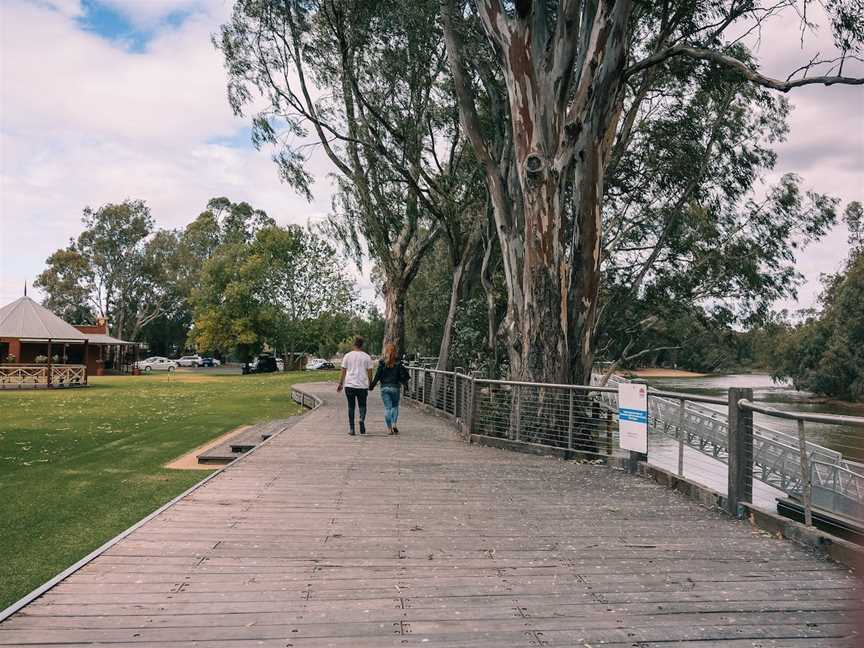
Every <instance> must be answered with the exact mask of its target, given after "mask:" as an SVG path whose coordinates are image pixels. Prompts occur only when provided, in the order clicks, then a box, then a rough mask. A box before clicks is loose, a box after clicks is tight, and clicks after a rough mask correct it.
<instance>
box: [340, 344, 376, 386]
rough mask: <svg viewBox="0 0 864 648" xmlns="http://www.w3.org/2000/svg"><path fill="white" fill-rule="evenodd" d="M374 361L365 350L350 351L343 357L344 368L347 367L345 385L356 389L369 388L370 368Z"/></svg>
mask: <svg viewBox="0 0 864 648" xmlns="http://www.w3.org/2000/svg"><path fill="white" fill-rule="evenodd" d="M373 364H374V362H373V361H372V358H371V357H370V356H369V354H368V353H366V352H365V351H350V352H348V353H346V354H345V357H344V358H342V368H343V369H345V370H346V371H345V387H353V388H354V389H369V374H368V373H367V372H368V370H369V369H371V368H372V366H373Z"/></svg>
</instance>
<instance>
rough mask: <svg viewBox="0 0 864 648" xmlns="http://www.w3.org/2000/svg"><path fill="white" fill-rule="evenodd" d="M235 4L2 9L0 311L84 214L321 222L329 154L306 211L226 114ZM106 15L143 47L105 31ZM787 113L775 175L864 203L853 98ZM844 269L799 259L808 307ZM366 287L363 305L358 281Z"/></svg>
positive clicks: (828, 256)
mask: <svg viewBox="0 0 864 648" xmlns="http://www.w3.org/2000/svg"><path fill="white" fill-rule="evenodd" d="M232 4H233V2H231V1H230V0H135V1H129V0H101V1H100V2H98V3H97V2H96V0H84V1H79V0H0V304H2V303H6V302H7V301H10V300H11V299H13V298H15V297H17V296H19V295H20V294H21V286H22V285H23V283H24V281H25V280H30V281H32V279H33V278H34V277H35V276H36V275H37V274H38V273H39V272H40V271H41V270H42V269H43V264H44V260H45V258H46V257H47V256H48V255H49V254H51V252H53V251H54V250H55V249H57V248H58V247H61V246H64V245H65V244H66V243H67V241H68V239H69V237H71V236H75V235H77V233H78V232H79V228H80V217H81V210H82V209H83V207H85V206H88V205H89V206H94V207H96V206H99V205H102V204H105V203H107V202H111V201H119V200H123V199H124V198H140V199H144V200H146V201H147V202H148V204H149V205H150V206H151V209H152V211H153V215H154V217H155V218H156V220H157V222H158V224H159V225H160V226H162V227H180V226H182V225H184V224H185V223H187V222H189V221H190V220H191V219H192V218H193V217H194V216H195V215H196V214H197V213H198V212H199V211H200V210H201V209H202V208H203V206H204V204H205V203H206V201H207V200H208V199H209V198H210V197H212V196H219V195H226V196H229V197H230V198H232V199H233V200H246V201H248V202H250V203H252V204H253V205H255V206H259V207H261V208H263V209H265V210H266V211H267V212H268V213H270V214H271V215H272V216H274V217H275V218H276V219H277V220H278V221H280V222H282V223H288V222H295V223H305V222H307V221H308V220H310V219H313V220H314V219H319V218H322V217H323V216H324V215H325V214H326V213H327V212H328V211H329V200H330V193H331V190H332V189H331V187H330V183H329V181H328V179H327V177H326V176H327V174H328V173H330V172H332V167H331V165H330V163H329V162H328V161H327V160H326V159H325V158H324V156H322V155H321V154H320V153H316V154H315V155H314V156H313V158H312V160H311V161H310V165H309V169H310V171H311V173H313V175H315V177H316V178H317V179H318V182H317V183H316V185H315V187H314V188H313V190H314V191H315V194H316V200H315V202H313V203H312V204H311V205H310V204H307V203H306V202H305V201H303V200H302V199H300V198H299V197H298V196H297V195H296V194H294V193H293V192H292V191H291V189H290V188H289V187H287V186H285V185H284V184H282V183H280V182H279V179H278V177H277V172H276V168H275V165H274V164H273V163H272V161H271V159H270V152H268V151H262V152H258V151H255V150H254V149H252V147H251V146H250V145H249V144H248V128H249V122H248V119H241V118H237V117H235V116H234V115H233V114H232V112H231V110H230V108H229V106H228V103H227V100H226V93H225V72H224V69H223V63H222V60H221V55H220V54H219V53H218V52H216V51H215V50H214V49H213V47H212V45H211V43H210V36H211V34H212V33H213V32H215V31H216V30H217V29H218V27H219V25H220V24H221V23H222V22H224V21H225V20H226V19H227V18H228V17H229V15H230V10H231V6H232ZM100 7H101V8H102V9H104V10H106V11H110V12H113V14H115V15H116V16H119V17H120V19H121V20H122V21H125V23H126V25H125V26H126V27H128V32H129V33H131V34H133V35H134V37H135V38H136V39H138V40H140V41H141V43H143V44H141V43H139V45H140V46H134V45H135V43H130V42H129V41H127V40H124V38H123V37H120V38H118V37H116V35H112V34H109V33H107V32H106V31H105V30H104V29H102V30H101V31H100V29H101V27H100V24H99V23H98V21H97V20H96V18H94V16H96V14H95V13H94V11H95V10H96V9H99V8H100ZM124 33H126V32H124ZM826 34H827V29H825V30H823V31H822V32H820V33H819V35H818V39H817V37H814V38H813V40H808V41H807V49H806V50H805V51H801V50H800V48H799V34H798V24H797V21H796V20H795V19H794V17H793V18H792V19H791V20H789V19H786V20H783V21H773V22H772V23H771V25H770V26H769V27H768V28H766V30H765V31H764V32H763V35H762V36H763V37H762V42H761V47H760V48H759V50H758V55H759V56H760V59H761V62H762V65H763V66H764V69H765V71H766V72H768V73H771V74H776V75H781V74H782V75H783V76H785V74H788V72H789V71H790V69H792V68H793V67H795V66H797V65H799V64H800V62H802V61H804V60H807V58H808V56H809V55H810V54H811V53H812V52H813V51H816V50H818V49H819V48H820V47H823V46H824V45H825V44H826V43H827V44H830V34H827V35H826ZM826 38H827V40H825V39H826ZM790 99H791V101H792V103H793V104H794V105H795V110H794V112H793V113H792V116H791V127H792V130H791V134H790V137H789V141H788V142H786V143H784V144H783V145H781V146H780V147H779V154H780V159H779V163H778V168H777V174H776V175H777V176H779V175H780V174H781V173H784V172H789V171H791V172H796V173H799V174H800V175H801V176H803V177H804V178H805V181H806V182H807V184H808V186H810V187H812V188H814V189H816V190H819V191H826V192H828V193H833V194H835V195H838V196H840V197H841V198H842V199H843V200H844V202H848V201H849V200H853V199H856V198H859V199H860V198H864V197H862V196H860V195H858V194H859V192H860V188H861V187H862V186H864V178H862V167H864V164H862V149H864V128H862V116H861V111H860V102H861V90H860V88H840V87H834V88H821V87H820V88H808V89H800V90H797V91H795V92H793V93H791V94H790ZM845 255H846V246H845V232H844V231H843V230H842V228H838V229H837V230H836V231H835V232H833V233H832V235H831V236H830V237H829V238H828V239H826V241H824V242H823V243H820V244H819V245H817V246H813V247H811V248H809V249H808V250H806V251H805V252H804V253H803V255H802V256H801V259H800V262H799V268H800V269H801V270H802V271H804V272H805V273H806V274H807V275H808V279H809V280H810V283H808V285H807V287H805V288H804V289H803V290H802V292H801V300H802V302H803V303H804V304H805V305H810V304H812V303H813V296H814V295H815V293H816V292H817V290H818V274H819V273H820V272H831V271H836V270H837V268H838V267H839V264H840V263H841V262H842V259H843V258H844V257H845ZM364 274H365V275H366V277H365V278H364V279H363V280H362V282H363V283H362V285H363V287H364V288H365V290H364V296H365V297H367V298H368V297H371V294H372V292H371V291H372V288H371V283H370V282H369V280H368V275H369V269H368V267H367V268H365V269H364Z"/></svg>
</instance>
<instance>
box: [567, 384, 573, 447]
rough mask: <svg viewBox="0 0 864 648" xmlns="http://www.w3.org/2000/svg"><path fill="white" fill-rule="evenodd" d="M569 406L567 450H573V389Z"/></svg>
mask: <svg viewBox="0 0 864 648" xmlns="http://www.w3.org/2000/svg"><path fill="white" fill-rule="evenodd" d="M569 391H570V395H569V398H568V401H569V402H568V405H567V449H568V450H572V449H573V389H572V388H571V389H570V390H569Z"/></svg>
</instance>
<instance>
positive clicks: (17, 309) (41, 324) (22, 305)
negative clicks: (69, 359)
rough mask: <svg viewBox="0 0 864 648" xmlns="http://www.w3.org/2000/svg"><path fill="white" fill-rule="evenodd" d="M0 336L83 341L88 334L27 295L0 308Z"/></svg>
mask: <svg viewBox="0 0 864 648" xmlns="http://www.w3.org/2000/svg"><path fill="white" fill-rule="evenodd" d="M0 338H22V339H28V340H57V341H58V342H84V341H85V340H87V339H88V336H87V335H85V334H83V333H82V332H81V331H79V330H78V329H76V328H75V327H74V326H72V325H71V324H67V323H66V322H64V321H63V320H62V319H60V318H59V317H57V316H56V315H55V314H54V313H52V312H51V311H49V310H48V309H47V308H45V307H44V306H40V305H39V304H37V303H36V302H35V301H33V300H32V299H30V298H29V297H21V298H20V299H16V300H15V301H14V302H12V303H11V304H6V305H5V306H4V307H3V308H0Z"/></svg>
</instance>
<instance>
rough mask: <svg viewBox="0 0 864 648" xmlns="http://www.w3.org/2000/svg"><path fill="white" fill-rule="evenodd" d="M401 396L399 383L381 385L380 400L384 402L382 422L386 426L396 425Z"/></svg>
mask: <svg viewBox="0 0 864 648" xmlns="http://www.w3.org/2000/svg"><path fill="white" fill-rule="evenodd" d="M400 398H402V387H401V386H400V385H381V401H382V402H383V403H384V423H386V425H387V427H388V428H392V427H393V426H394V425H396V421H397V420H398V419H399V399H400Z"/></svg>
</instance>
